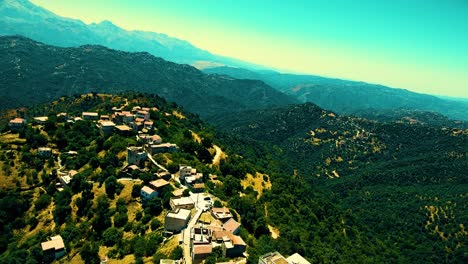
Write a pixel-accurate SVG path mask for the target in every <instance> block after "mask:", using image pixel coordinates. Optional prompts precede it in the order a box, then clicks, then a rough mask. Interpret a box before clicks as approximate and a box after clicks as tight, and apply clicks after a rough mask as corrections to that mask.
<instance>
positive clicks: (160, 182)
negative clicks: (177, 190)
mask: <svg viewBox="0 0 468 264" xmlns="http://www.w3.org/2000/svg"><path fill="white" fill-rule="evenodd" d="M167 185H169V182H168V181H166V180H164V179H157V180H154V181H151V182H150V183H149V186H150V187H151V188H152V189H153V190H155V191H156V193H160V192H161V189H162V188H163V187H164V186H167Z"/></svg>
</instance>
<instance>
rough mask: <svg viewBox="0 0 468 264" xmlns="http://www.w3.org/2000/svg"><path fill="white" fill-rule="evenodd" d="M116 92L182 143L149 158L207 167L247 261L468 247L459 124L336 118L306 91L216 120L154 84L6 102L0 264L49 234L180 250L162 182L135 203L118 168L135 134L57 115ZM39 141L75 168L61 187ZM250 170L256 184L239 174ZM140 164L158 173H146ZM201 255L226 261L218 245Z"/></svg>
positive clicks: (28, 255)
mask: <svg viewBox="0 0 468 264" xmlns="http://www.w3.org/2000/svg"><path fill="white" fill-rule="evenodd" d="M122 105H126V106H125V109H131V108H132V107H133V106H136V105H139V106H143V107H157V109H158V111H151V112H150V114H151V117H152V119H154V120H157V122H156V123H155V127H156V131H157V133H158V134H159V135H160V136H161V137H162V138H164V141H166V142H173V143H176V144H177V145H178V146H180V148H181V151H180V152H177V153H165V154H158V155H157V156H155V157H154V158H155V159H156V160H157V161H158V162H160V163H161V164H163V165H164V166H166V167H167V168H168V169H169V170H170V171H171V172H175V171H176V170H177V169H178V165H179V164H188V165H191V166H193V167H194V168H197V170H198V171H201V172H203V173H204V175H205V176H206V186H207V190H208V191H209V192H211V193H212V194H213V195H215V196H216V197H218V198H219V199H220V200H221V201H223V203H225V204H226V205H227V206H229V207H230V208H232V209H233V211H234V212H235V215H236V217H237V218H238V220H239V221H240V222H241V223H242V229H241V231H240V235H241V237H242V238H243V239H244V240H245V241H246V242H247V244H248V249H247V252H248V254H249V257H248V259H247V261H248V263H257V262H258V257H259V256H260V255H261V254H264V253H267V252H270V251H279V252H281V253H282V254H284V255H291V254H293V253H295V252H298V253H299V254H301V255H303V256H304V257H306V258H307V259H308V260H310V261H311V262H312V263H317V262H318V263H395V262H398V263H447V262H449V263H465V262H466V261H467V259H468V256H467V252H468V250H467V233H466V231H465V226H464V225H465V224H466V223H467V222H468V218H467V215H468V213H467V206H466V205H467V204H468V203H467V202H468V201H467V196H466V190H467V189H468V181H467V179H468V175H467V173H466V168H467V167H468V153H467V151H468V141H467V138H466V137H467V135H468V131H466V130H462V129H458V128H451V127H445V126H429V125H425V124H420V123H417V124H409V123H404V122H398V123H397V122H387V123H380V122H377V121H370V120H367V119H362V118H354V117H343V116H338V115H336V114H334V113H332V112H328V111H325V110H323V109H321V108H319V107H317V106H315V105H313V104H310V103H307V104H304V105H295V106H291V107H289V108H278V109H272V110H261V111H251V112H245V113H241V114H236V115H232V116H228V115H223V117H222V118H221V117H219V118H217V119H215V121H216V123H215V125H216V127H218V129H219V130H218V129H216V128H215V126H212V125H210V124H208V123H206V122H204V121H202V120H201V119H200V118H199V117H198V116H197V115H193V114H190V113H188V112H186V111H184V110H183V109H182V108H180V107H178V106H177V105H176V104H173V103H168V102H166V101H165V100H164V99H162V98H160V97H158V96H154V95H148V94H136V93H124V94H119V95H114V96H104V95H98V94H89V95H76V96H72V97H63V98H60V99H59V100H57V101H54V102H52V103H48V104H43V105H39V106H36V107H32V108H30V109H18V110H15V111H9V112H5V113H4V114H3V117H4V118H5V119H4V120H3V122H1V124H2V127H1V129H2V131H3V132H2V135H1V136H2V145H1V147H2V148H1V150H0V163H1V168H2V169H1V173H2V175H1V177H0V179H2V188H1V192H0V205H1V206H0V216H2V217H0V221H1V225H0V226H1V228H2V230H1V236H0V240H1V241H0V242H1V243H0V247H1V248H0V254H1V255H0V263H40V262H41V258H42V256H41V253H42V252H41V250H40V242H42V241H44V240H45V239H46V238H47V237H49V236H51V235H53V234H57V233H60V234H61V235H62V237H63V238H64V240H65V243H66V245H67V248H68V249H69V257H70V258H71V259H75V258H76V257H78V256H80V257H81V260H83V261H85V262H87V263H95V262H96V261H98V260H99V255H98V254H100V253H102V250H106V252H107V254H108V256H110V257H111V258H115V259H120V260H123V259H125V260H128V257H129V256H132V258H131V259H132V260H133V261H134V262H137V263H142V262H151V261H152V262H154V263H159V260H160V259H161V258H172V259H177V258H180V256H181V250H180V248H179V247H171V248H170V249H168V248H167V247H168V243H167V242H166V241H165V238H164V236H163V228H162V219H161V216H163V215H164V212H165V211H167V210H168V198H169V197H170V193H171V191H172V189H170V188H169V189H167V190H165V191H164V194H163V195H162V196H161V198H158V199H156V200H154V201H152V202H151V203H148V204H145V205H141V204H140V203H138V202H137V198H136V197H137V196H138V193H139V188H141V185H139V184H131V185H127V184H123V183H122V182H120V181H117V178H118V171H119V169H120V168H121V167H122V166H123V164H124V159H125V156H124V155H122V152H123V151H124V150H125V148H126V147H127V146H128V145H134V144H137V142H136V140H135V139H134V137H122V136H118V135H114V136H111V137H103V136H101V135H100V134H99V132H98V129H97V128H96V126H95V125H93V123H91V122H88V121H83V122H76V123H69V122H65V121H64V120H61V119H60V117H57V114H58V113H61V112H67V113H68V114H69V115H72V116H73V115H79V114H80V113H81V112H82V111H95V112H98V113H100V114H107V113H109V112H110V111H111V110H112V108H113V107H120V106H122ZM18 115H19V116H22V117H24V118H26V119H28V120H30V119H31V118H32V117H34V116H43V115H45V116H48V117H49V120H48V121H47V122H46V123H45V124H43V125H41V126H28V127H26V128H25V129H24V130H21V131H17V133H16V134H15V133H13V134H12V133H11V132H10V131H9V128H8V126H7V125H6V122H5V120H8V119H6V118H7V117H8V118H11V117H13V116H18ZM12 135H13V136H12ZM194 135H197V136H198V137H199V138H200V141H197V140H195V136H194ZM45 145H49V146H50V145H52V146H54V148H57V149H58V150H60V152H61V153H62V154H61V155H60V158H61V161H62V163H63V165H64V166H66V167H67V168H69V169H76V170H78V171H80V174H79V175H80V176H79V177H76V178H74V180H73V181H72V183H71V185H70V188H66V189H65V190H64V191H62V192H57V191H56V188H55V186H54V182H53V178H54V177H55V174H54V173H56V171H55V169H54V168H56V167H57V162H58V161H57V160H55V159H51V158H49V159H43V158H40V157H39V156H38V155H37V154H36V153H35V151H34V149H35V148H37V147H40V146H45ZM213 145H217V146H219V147H220V148H221V149H223V151H224V152H225V153H226V156H225V157H224V158H223V159H221V161H220V163H219V165H216V166H214V165H212V164H210V163H211V159H212V158H213V155H212V146H213ZM69 151H77V152H78V154H79V155H78V156H77V157H76V158H72V157H70V156H69V155H68V154H66V153H67V152H69ZM155 170H156V168H153V167H151V166H150V172H155ZM209 174H215V175H218V179H217V180H216V181H212V180H210V179H208V175H209ZM252 175H258V179H260V182H261V185H260V186H261V187H260V188H259V187H258V186H254V185H246V184H245V182H246V181H247V179H249V178H250V177H251V176H252ZM136 177H138V178H139V179H142V180H143V181H144V182H149V181H151V180H152V179H154V176H153V174H151V173H141V174H140V175H136ZM13 205H14V206H13ZM207 260H209V263H215V262H216V261H218V262H221V261H223V259H221V258H220V257H219V256H217V255H216V254H213V256H211V257H210V258H208V259H207ZM213 261H214V262H213Z"/></svg>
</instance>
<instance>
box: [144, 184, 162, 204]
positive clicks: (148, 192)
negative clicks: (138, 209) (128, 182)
mask: <svg viewBox="0 0 468 264" xmlns="http://www.w3.org/2000/svg"><path fill="white" fill-rule="evenodd" d="M157 196H158V192H156V191H155V190H153V189H151V188H150V187H148V186H143V187H142V188H141V190H140V197H141V200H143V202H145V201H148V200H151V199H152V198H154V197H157Z"/></svg>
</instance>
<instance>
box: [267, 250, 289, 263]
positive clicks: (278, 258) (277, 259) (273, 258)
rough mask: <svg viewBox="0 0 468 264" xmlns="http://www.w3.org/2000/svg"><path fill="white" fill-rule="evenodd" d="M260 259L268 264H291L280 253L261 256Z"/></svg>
mask: <svg viewBox="0 0 468 264" xmlns="http://www.w3.org/2000/svg"><path fill="white" fill-rule="evenodd" d="M260 259H261V260H263V262H265V263H267V264H289V262H288V261H287V260H286V259H285V258H284V257H283V255H281V254H280V253H278V252H270V253H267V254H265V255H262V256H260Z"/></svg>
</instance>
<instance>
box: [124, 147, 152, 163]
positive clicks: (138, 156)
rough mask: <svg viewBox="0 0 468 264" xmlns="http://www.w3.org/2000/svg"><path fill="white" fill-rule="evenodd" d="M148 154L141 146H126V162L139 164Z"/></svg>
mask: <svg viewBox="0 0 468 264" xmlns="http://www.w3.org/2000/svg"><path fill="white" fill-rule="evenodd" d="M147 157H148V155H147V154H146V152H145V150H144V149H143V148H142V147H128V148H127V163H128V164H134V165H137V166H141V165H142V164H143V163H144V162H145V160H146V158H147Z"/></svg>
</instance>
